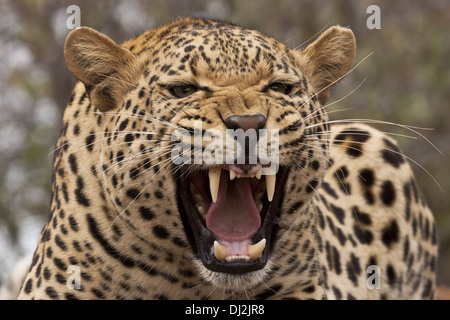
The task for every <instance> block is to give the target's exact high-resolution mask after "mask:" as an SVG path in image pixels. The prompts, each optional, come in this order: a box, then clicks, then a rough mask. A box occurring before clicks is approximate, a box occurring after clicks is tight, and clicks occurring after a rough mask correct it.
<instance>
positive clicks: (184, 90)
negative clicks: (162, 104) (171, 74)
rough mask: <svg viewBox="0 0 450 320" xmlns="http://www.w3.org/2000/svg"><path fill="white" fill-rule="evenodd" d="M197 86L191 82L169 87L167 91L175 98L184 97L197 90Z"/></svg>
mask: <svg viewBox="0 0 450 320" xmlns="http://www.w3.org/2000/svg"><path fill="white" fill-rule="evenodd" d="M197 90H198V88H197V87H196V86H194V85H192V84H186V85H181V86H172V87H169V92H170V93H171V94H172V95H173V96H174V97H176V98H186V97H188V96H190V95H191V94H194V93H195V92H197Z"/></svg>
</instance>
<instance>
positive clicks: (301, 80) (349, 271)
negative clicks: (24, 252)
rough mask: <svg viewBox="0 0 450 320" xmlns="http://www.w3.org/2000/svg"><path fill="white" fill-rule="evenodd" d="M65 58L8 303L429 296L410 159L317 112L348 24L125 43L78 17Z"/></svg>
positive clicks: (358, 127) (422, 221) (345, 65)
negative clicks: (38, 211) (51, 132)
mask: <svg viewBox="0 0 450 320" xmlns="http://www.w3.org/2000/svg"><path fill="white" fill-rule="evenodd" d="M64 55H65V59H66V63H67V66H68V69H69V70H70V71H71V73H72V74H73V75H74V76H75V78H76V79H77V82H76V84H75V88H74V90H73V91H72V94H71V96H70V99H69V101H68V104H67V107H66V109H65V111H64V116H63V119H62V127H61V132H60V136H59V138H58V140H57V143H56V147H55V149H54V164H53V171H52V187H51V205H50V216H49V219H48V221H47V222H46V224H45V226H44V227H43V230H42V233H41V235H40V237H39V240H38V244H37V248H36V250H35V253H34V256H33V259H32V261H31V266H30V268H29V271H28V273H27V275H26V277H25V280H24V281H23V284H22V287H21V290H20V293H19V295H18V298H19V299H45V300H46V299H48V300H57V299H70V300H72V299H107V300H122V299H126V300H140V299H142V300H155V299H164V300H185V299H186V300H190V299H195V300H204V299H214V300H222V299H226V300H230V299H245V300H247V299H248V300H265V299H276V300H284V299H286V300H288V299H296V300H344V299H345V300H353V299H357V300H365V299H433V295H434V291H435V282H436V280H435V277H436V275H435V274H436V266H437V256H438V254H437V251H438V239H437V237H438V235H437V227H436V223H435V220H434V218H433V215H432V213H431V210H430V209H429V207H428V205H427V202H426V200H425V198H424V196H423V195H422V193H421V191H420V188H419V186H418V183H417V182H416V180H415V178H414V173H413V171H412V168H411V165H410V161H409V158H408V157H406V156H405V155H404V154H403V153H402V151H401V149H400V148H399V146H398V143H397V142H396V141H395V140H394V139H393V137H392V136H391V135H388V134H387V133H384V132H383V131H381V130H379V129H376V128H375V127H374V126H370V125H368V124H367V123H362V122H355V121H354V122H339V121H331V120H330V119H329V117H328V114H327V110H326V108H327V106H328V105H327V101H328V98H329V95H330V90H331V87H333V86H334V85H335V84H336V83H338V82H339V81H340V80H341V79H343V78H344V77H345V76H346V75H347V74H348V73H349V72H350V71H351V70H352V66H353V65H354V60H355V56H356V40H355V36H354V34H353V31H352V30H351V29H350V28H346V27H342V26H339V25H336V26H333V27H330V28H328V29H327V30H325V31H322V32H321V33H320V34H319V35H317V36H316V37H315V39H313V40H311V41H310V44H309V45H307V46H306V47H305V48H289V47H288V46H287V45H286V44H285V43H282V42H279V41H277V40H276V39H274V38H273V37H271V36H269V35H266V34H263V33H261V32H259V31H256V30H252V29H249V28H246V27H243V26H239V25H236V24H233V23H229V22H223V21H219V20H212V19H206V18H192V17H187V18H180V19H179V20H176V21H173V22H170V23H168V24H166V25H163V26H160V27H157V28H155V29H152V30H148V31H145V32H143V33H141V34H139V35H137V36H135V37H133V38H131V39H130V40H127V41H125V42H123V43H122V44H118V43H116V42H115V41H113V40H112V39H110V38H109V37H107V36H106V35H104V34H102V33H100V32H98V31H96V30H94V29H91V28H89V27H79V28H76V29H74V30H72V31H71V32H70V33H69V34H68V36H67V38H66V41H65V45H64ZM238 133H240V134H241V136H242V137H243V139H240V138H239V137H241V136H239V135H238ZM253 133H256V134H255V135H254V134H253ZM269 136H270V139H269ZM255 137H256V138H255ZM216 142H217V143H216ZM212 145H213V147H211V146H212ZM227 146H228V147H229V148H228V147H227ZM256 146H259V147H256ZM264 148H265V151H266V153H264V152H262V151H264ZM256 149H258V152H257V153H256V151H255V150H256ZM260 151H261V152H260ZM269 153H270V156H269ZM224 154H226V157H225V156H224ZM224 158H226V159H225V160H224ZM219 160H223V161H222V162H220V161H219Z"/></svg>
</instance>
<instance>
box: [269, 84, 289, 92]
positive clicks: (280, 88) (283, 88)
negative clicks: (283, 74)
mask: <svg viewBox="0 0 450 320" xmlns="http://www.w3.org/2000/svg"><path fill="white" fill-rule="evenodd" d="M267 89H269V90H272V91H275V92H279V93H282V94H289V93H290V92H291V90H292V86H291V85H287V84H284V83H281V82H274V83H272V84H270V85H269V86H268V87H267Z"/></svg>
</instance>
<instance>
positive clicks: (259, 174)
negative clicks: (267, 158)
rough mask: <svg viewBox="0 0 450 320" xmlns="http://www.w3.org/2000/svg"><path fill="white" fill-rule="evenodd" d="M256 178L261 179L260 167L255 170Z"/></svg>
mask: <svg viewBox="0 0 450 320" xmlns="http://www.w3.org/2000/svg"><path fill="white" fill-rule="evenodd" d="M256 179H258V180H259V179H261V169H259V170H258V171H256Z"/></svg>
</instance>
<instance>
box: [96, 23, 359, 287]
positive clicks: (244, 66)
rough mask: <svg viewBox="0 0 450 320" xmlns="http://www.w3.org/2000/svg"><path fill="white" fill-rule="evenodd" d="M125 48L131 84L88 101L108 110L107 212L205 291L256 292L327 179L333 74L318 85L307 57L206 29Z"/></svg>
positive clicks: (231, 31)
mask: <svg viewBox="0 0 450 320" xmlns="http://www.w3.org/2000/svg"><path fill="white" fill-rule="evenodd" d="M343 30H344V29H343ZM319 40H320V39H319ZM319 40H318V41H319ZM325 40H326V39H325ZM327 41H329V40H327ZM135 43H139V44H141V46H139V45H137V46H136V45H135ZM318 44H319V45H321V46H322V45H323V41H322V42H319V43H318ZM124 46H125V47H128V48H129V49H130V51H131V52H132V53H133V54H134V56H133V57H132V58H133V59H136V61H137V62H135V64H134V65H133V67H129V73H135V74H134V78H133V79H134V80H135V83H137V85H134V86H133V87H130V88H128V89H127V90H124V91H123V95H122V96H121V97H119V98H117V97H116V96H114V95H113V94H110V91H111V89H110V88H109V87H108V86H105V87H106V89H104V88H102V90H98V91H95V90H96V89H95V87H94V89H93V91H91V94H92V93H93V94H97V95H98V96H99V99H103V100H105V99H106V98H105V97H104V96H101V95H102V94H104V93H105V92H106V95H107V96H109V97H111V99H112V100H113V101H114V107H113V108H104V109H106V110H102V111H103V115H102V116H101V117H102V118H103V121H102V125H101V126H102V128H101V129H100V131H101V132H102V133H103V135H104V137H103V142H102V149H101V154H100V158H99V161H100V165H101V168H102V172H101V177H102V179H101V183H102V184H103V186H104V188H105V190H106V191H107V195H108V197H107V198H108V199H107V201H108V202H109V204H110V205H111V206H113V207H114V208H115V211H116V213H117V214H118V218H120V219H124V220H125V221H126V222H127V225H128V226H129V229H130V232H133V233H135V234H136V236H138V237H140V238H141V239H145V241H147V242H148V243H149V244H150V245H152V246H156V247H158V248H163V249H164V250H167V251H170V252H172V253H173V254H178V255H183V256H188V257H189V256H190V257H192V258H193V259H194V261H195V264H196V265H197V266H198V268H199V269H200V271H201V273H202V275H203V276H204V277H205V279H206V280H207V281H210V282H212V283H214V284H215V285H217V286H220V287H224V288H237V287H239V288H248V287H252V286H255V285H256V284H258V283H259V282H261V281H262V280H263V279H264V277H265V275H266V274H267V273H268V272H270V268H271V266H272V264H273V262H272V257H273V253H274V252H277V251H279V250H280V248H279V246H280V242H281V241H280V239H282V238H283V236H285V235H286V234H288V233H290V232H292V229H293V228H289V227H290V226H295V225H296V224H297V223H298V221H300V220H301V219H302V210H301V209H302V207H304V205H305V204H307V202H308V201H309V200H310V198H311V197H312V195H313V194H314V193H315V190H316V188H317V187H318V186H319V185H320V183H321V180H322V178H323V176H324V173H325V170H326V167H327V161H328V139H327V135H328V134H327V132H328V130H329V129H328V125H327V124H326V122H327V116H326V113H325V112H324V109H323V108H322V107H321V106H322V104H321V102H322V103H323V102H324V100H326V96H327V92H328V86H329V85H330V84H331V82H332V81H334V80H335V79H337V78H338V77H340V74H342V71H340V73H339V75H335V74H333V77H334V78H333V77H330V76H329V77H328V78H329V79H328V80H327V81H328V84H327V85H323V83H324V82H323V81H322V82H321V80H319V79H318V76H317V72H318V71H317V70H318V69H320V66H318V65H317V64H318V62H317V61H315V60H314V58H311V57H310V56H309V55H312V54H313V53H314V50H313V49H315V48H312V49H309V48H310V47H308V49H309V51H307V50H308V49H307V50H306V52H305V53H304V55H303V53H301V52H299V51H296V50H290V49H288V48H287V47H286V46H285V45H283V44H281V43H279V42H277V41H275V40H274V39H272V38H270V37H267V36H264V35H262V34H260V33H259V32H256V31H251V30H246V29H243V28H241V27H237V26H233V25H228V24H222V23H216V22H211V21H203V20H201V21H196V20H194V22H188V21H186V22H185V23H181V24H175V25H174V26H172V27H171V28H167V29H165V30H162V31H160V33H159V35H157V33H153V34H148V35H147V36H145V34H144V35H142V36H141V38H139V37H138V38H136V39H134V41H131V42H130V43H128V44H125V45H124ZM321 46H318V49H320V47H321ZM308 53H309V55H308ZM130 57H131V56H130ZM127 59H131V58H127ZM352 59H353V57H352ZM333 63H334V65H333V66H332V68H334V69H336V70H337V69H339V63H338V62H333ZM341 64H344V63H341ZM346 64H347V65H348V63H346ZM136 65H137V66H138V67H136ZM326 67H328V66H326ZM323 68H325V67H323ZM341 68H343V67H341ZM316 69H317V70H316ZM343 69H345V68H343ZM323 70H325V69H323ZM321 72H323V73H325V71H321ZM344 72H345V71H344ZM117 74H119V75H120V72H117ZM333 79H334V80H333ZM127 81H128V78H127ZM330 81H331V82H330ZM93 100H94V101H95V98H94V99H93Z"/></svg>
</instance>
